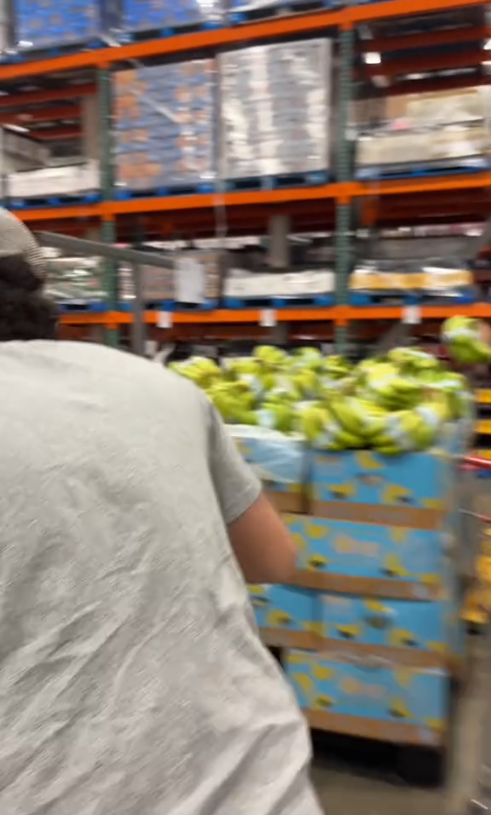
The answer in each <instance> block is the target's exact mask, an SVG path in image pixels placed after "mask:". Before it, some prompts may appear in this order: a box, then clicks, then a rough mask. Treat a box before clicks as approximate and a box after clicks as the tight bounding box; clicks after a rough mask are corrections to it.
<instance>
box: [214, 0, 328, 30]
mask: <svg viewBox="0 0 491 815" xmlns="http://www.w3.org/2000/svg"><path fill="white" fill-rule="evenodd" d="M236 5H238V6H240V5H246V3H245V2H244V3H242V2H241V3H236ZM340 5H341V2H336V0H311V2H305V3H302V2H301V0H298V1H297V2H295V0H294V2H284V3H281V2H280V3H274V2H272V3H271V5H268V6H262V7H261V8H252V9H244V10H237V11H234V10H233V9H232V10H231V11H230V13H229V22H230V23H231V25H242V24H243V23H253V22H256V20H267V19H270V18H271V17H279V16H285V15H287V14H288V15H290V14H309V13H311V12H314V11H318V10H321V9H326V8H339V6H340Z"/></svg>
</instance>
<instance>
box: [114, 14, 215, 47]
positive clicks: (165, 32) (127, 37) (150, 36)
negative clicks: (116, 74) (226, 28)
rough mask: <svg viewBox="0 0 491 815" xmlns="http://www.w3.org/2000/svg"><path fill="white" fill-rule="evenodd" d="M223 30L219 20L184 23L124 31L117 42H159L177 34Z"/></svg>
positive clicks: (123, 43) (122, 43)
mask: <svg viewBox="0 0 491 815" xmlns="http://www.w3.org/2000/svg"><path fill="white" fill-rule="evenodd" d="M217 28H223V22H221V21H220V20H205V21H200V22H195V23H184V24H183V25H179V26H177V25H176V26H164V27H162V28H149V29H143V30H141V31H124V32H122V33H121V34H120V35H119V36H118V42H120V43H121V45H126V44H128V43H132V42H145V41H146V40H160V39H164V38H166V37H176V36H179V34H193V33H195V32H198V31H214V30H215V29H217Z"/></svg>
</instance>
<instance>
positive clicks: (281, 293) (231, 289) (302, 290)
mask: <svg viewBox="0 0 491 815" xmlns="http://www.w3.org/2000/svg"><path fill="white" fill-rule="evenodd" d="M333 292H334V272H330V271H321V270H317V269H316V270H312V271H298V272H284V273H279V272H262V273H261V272H249V271H247V270H245V269H231V270H230V272H229V273H228V275H227V278H226V281H225V285H224V295H225V297H230V298H232V297H235V298H239V299H248V298H249V299H252V298H255V297H281V298H288V297H302V296H305V295H313V296H315V295H322V294H332V293H333Z"/></svg>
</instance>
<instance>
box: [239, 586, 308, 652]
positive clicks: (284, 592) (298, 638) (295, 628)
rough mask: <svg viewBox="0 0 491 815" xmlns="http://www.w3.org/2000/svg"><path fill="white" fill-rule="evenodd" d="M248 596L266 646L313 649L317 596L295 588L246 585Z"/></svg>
mask: <svg viewBox="0 0 491 815" xmlns="http://www.w3.org/2000/svg"><path fill="white" fill-rule="evenodd" d="M249 595H250V599H251V603H252V607H253V609H254V614H255V617H256V623H257V625H258V627H259V628H260V629H261V637H262V638H263V639H264V641H265V642H267V643H268V644H269V645H278V646H281V645H283V646H296V647H300V648H313V649H315V648H316V645H317V640H316V637H317V636H318V634H319V632H320V619H321V617H320V595H319V594H318V592H315V591H311V590H310V589H302V588H297V587H295V586H249Z"/></svg>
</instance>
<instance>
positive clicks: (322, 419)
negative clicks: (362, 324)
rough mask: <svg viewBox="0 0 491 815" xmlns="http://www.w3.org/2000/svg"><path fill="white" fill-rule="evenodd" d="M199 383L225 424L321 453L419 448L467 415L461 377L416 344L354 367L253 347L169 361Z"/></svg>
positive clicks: (468, 395) (307, 353) (308, 353)
mask: <svg viewBox="0 0 491 815" xmlns="http://www.w3.org/2000/svg"><path fill="white" fill-rule="evenodd" d="M170 367H171V368H172V369H173V370H175V371H176V372H177V373H179V374H181V375H182V376H185V377H187V378H188V379H191V380H192V381H193V382H194V383H195V384H196V385H198V386H199V387H200V388H202V389H203V390H204V391H205V393H206V394H207V395H208V397H209V399H210V400H211V401H212V402H213V404H214V405H215V406H216V408H217V409H218V411H219V412H220V413H221V415H222V417H223V419H224V420H225V422H226V423H228V424H238V425H254V426H259V427H262V428H265V429H268V430H275V431H280V432H282V433H284V434H292V435H296V436H300V437H301V438H303V439H305V441H306V442H307V443H308V444H309V445H311V446H312V447H315V448H316V449H319V450H332V451H340V450H347V449H354V450H363V449H371V450H376V451H378V452H379V453H382V454H386V455H397V454H399V453H403V452H406V451H416V450H425V449H427V448H429V447H431V446H432V445H433V444H434V443H435V442H436V440H437V439H438V437H439V434H440V432H441V431H442V429H443V427H444V425H445V424H446V423H447V422H450V421H456V420H459V419H463V418H469V417H470V415H471V412H472V403H473V396H472V392H471V390H470V387H469V384H468V382H467V379H466V378H465V377H464V376H462V375H460V374H456V373H452V372H451V371H450V370H449V369H448V368H447V367H446V366H445V365H444V364H443V363H441V362H439V361H438V360H437V359H435V358H434V357H433V356H431V355H430V354H427V353H426V352H424V351H421V350H419V349H416V348H394V349H393V350H391V351H389V352H388V353H387V354H386V355H384V356H379V357H375V358H372V359H366V360H364V361H362V362H361V363H359V364H358V365H357V366H353V365H351V364H350V363H349V362H348V361H347V360H346V359H344V358H343V357H340V356H328V357H325V356H323V355H322V353H321V352H320V351H318V350H317V349H315V348H301V349H298V350H296V351H294V352H293V353H291V354H290V353H287V352H285V351H283V350H281V349H280V348H275V347H272V346H259V347H258V348H256V349H255V351H254V353H253V354H252V356H250V357H243V358H233V359H226V360H224V361H223V363H222V365H221V366H219V365H217V364H216V363H215V362H213V361H212V360H209V359H204V358H199V357H195V358H191V359H189V360H187V361H185V362H178V363H174V364H172V365H171V366H170Z"/></svg>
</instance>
